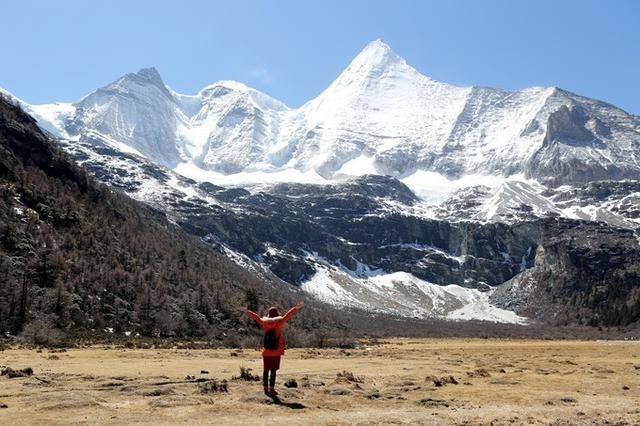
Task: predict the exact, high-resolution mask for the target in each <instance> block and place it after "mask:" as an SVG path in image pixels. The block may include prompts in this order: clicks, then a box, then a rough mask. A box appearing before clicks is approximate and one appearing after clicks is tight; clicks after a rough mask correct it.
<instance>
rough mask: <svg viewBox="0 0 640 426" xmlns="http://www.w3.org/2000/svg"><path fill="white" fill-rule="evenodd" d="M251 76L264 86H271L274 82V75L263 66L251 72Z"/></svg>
mask: <svg viewBox="0 0 640 426" xmlns="http://www.w3.org/2000/svg"><path fill="white" fill-rule="evenodd" d="M249 75H250V76H251V77H252V78H254V79H256V80H258V81H260V82H261V83H264V84H271V83H272V82H273V75H272V74H271V72H270V71H269V70H268V69H267V68H265V67H264V66H262V65H260V66H257V67H255V68H254V69H252V70H251V71H249Z"/></svg>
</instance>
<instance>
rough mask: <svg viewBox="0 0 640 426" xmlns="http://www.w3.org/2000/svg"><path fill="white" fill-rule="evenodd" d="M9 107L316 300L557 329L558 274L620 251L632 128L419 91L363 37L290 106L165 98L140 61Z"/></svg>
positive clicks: (630, 215) (604, 114) (629, 203)
mask: <svg viewBox="0 0 640 426" xmlns="http://www.w3.org/2000/svg"><path fill="white" fill-rule="evenodd" d="M3 93H4V94H5V96H9V97H12V96H11V95H10V94H8V93H6V92H3ZM13 99H14V101H19V99H17V98H15V97H13ZM19 102H20V103H21V104H22V106H23V108H24V109H25V110H26V111H27V112H29V113H30V114H32V115H33V116H34V117H35V118H36V119H37V121H38V124H39V125H40V126H41V128H43V129H44V130H46V131H48V132H49V133H50V134H52V135H53V136H55V137H57V138H58V139H59V143H60V144H61V146H62V147H63V148H64V149H65V150H66V151H67V152H69V153H70V154H72V155H73V156H74V158H75V159H76V160H77V161H78V162H79V163H80V164H82V165H83V166H84V167H86V168H87V169H88V170H89V171H90V172H91V173H93V174H94V175H95V176H96V177H97V178H98V179H99V180H101V181H103V182H105V183H107V184H109V185H111V186H113V187H116V188H119V189H121V190H124V191H125V192H127V193H128V194H129V195H131V196H132V197H133V198H136V199H138V200H140V201H144V202H146V203H149V204H150V205H151V206H153V207H155V208H157V209H158V211H161V212H163V213H164V214H166V215H167V216H168V217H169V218H170V219H171V220H172V221H174V222H175V223H177V224H179V225H180V226H182V227H183V228H184V229H185V230H187V231H188V232H191V233H193V234H195V235H198V236H201V237H203V238H204V239H206V240H207V241H210V242H212V243H214V244H221V245H222V246H223V248H224V250H226V251H227V253H228V254H229V255H230V256H231V257H232V258H234V259H235V260H238V259H241V263H243V264H249V263H251V262H257V263H258V264H260V265H262V266H264V267H265V268H268V269H269V270H270V272H272V273H274V274H275V275H277V276H278V277H279V278H281V279H283V280H285V281H287V282H289V283H291V284H294V285H297V286H300V287H301V288H302V289H304V290H305V291H307V292H308V293H309V294H311V295H313V296H315V297H317V298H319V299H321V300H324V301H327V302H329V303H334V304H338V305H342V306H348V307H355V308H360V309H368V310H372V311H380V310H383V311H386V312H390V313H394V314H400V315H411V316H426V317H433V316H436V317H442V318H450V319H461V318H469V319H474V318H475V319H489V320H498V321H508V322H523V321H525V319H524V318H523V317H521V316H518V315H516V313H514V312H512V311H513V310H515V311H517V313H519V314H524V315H526V316H531V317H537V318H543V319H549V318H550V317H552V318H555V319H557V317H556V315H557V314H558V312H562V310H563V307H562V306H563V305H562V303H564V302H565V301H563V302H557V301H558V300H561V298H562V297H564V296H567V295H569V296H570V295H571V294H573V293H574V292H575V291H578V290H576V289H575V288H574V287H575V286H574V287H572V286H573V284H572V283H573V281H571V280H574V279H577V278H575V277H580V280H582V281H584V282H585V283H588V284H587V287H589V288H592V287H593V286H596V287H597V285H599V284H598V283H601V282H603V280H608V281H612V282H613V281H615V280H618V279H619V277H620V276H623V275H624V274H627V275H628V274H633V272H632V271H631V272H629V271H627V270H624V271H623V269H624V268H625V267H626V266H625V265H626V263H625V262H624V261H620V259H622V260H624V259H626V258H630V256H637V255H638V249H637V247H635V246H634V247H633V248H628V250H627V249H625V250H627V252H624V253H622V254H619V253H617V248H616V247H617V245H616V244H618V243H619V245H621V246H622V245H624V246H625V247H628V246H629V244H630V243H631V244H632V245H633V244H635V243H636V242H637V241H640V237H638V235H639V234H638V232H639V231H638V229H639V228H640V227H639V225H640V183H639V182H640V117H638V116H634V115H631V114H628V113H626V112H624V111H622V110H620V109H618V108H616V107H614V106H612V105H608V104H605V103H603V102H599V101H595V100H592V99H588V98H585V97H582V96H578V95H575V94H572V93H570V92H567V91H564V90H561V89H558V88H530V89H524V90H520V91H505V90H500V89H492V88H484V87H457V86H453V85H449V84H446V83H441V82H437V81H435V80H433V79H431V78H429V77H427V76H425V75H422V74H421V73H419V72H418V71H417V70H415V69H414V68H412V67H411V66H410V65H408V64H407V62H406V61H405V60H404V59H402V58H401V57H399V56H398V55H397V54H395V53H394V52H393V51H392V50H391V48H390V47H389V46H388V45H386V44H385V43H384V42H382V41H381V40H376V41H373V42H372V43H370V44H369V45H367V46H366V47H365V48H364V50H363V51H362V52H361V53H360V54H359V55H357V56H356V58H355V59H354V60H353V61H352V62H351V63H350V64H349V66H348V67H347V68H346V69H345V70H344V72H343V73H342V74H340V76H338V78H337V79H336V80H335V81H334V82H333V83H332V84H331V85H330V86H329V87H328V88H327V89H326V90H325V91H324V92H323V93H321V94H320V95H319V96H318V97H316V98H315V99H312V100H310V101H309V102H307V103H306V104H304V105H303V106H301V107H299V108H289V107H287V106H286V105H284V104H283V103H282V102H279V101H277V100H275V99H273V98H271V97H269V96H268V95H265V94H263V93H260V92H259V91H257V90H254V89H251V88H249V87H247V86H245V85H243V84H241V83H237V82H233V81H219V82H216V83H214V84H211V85H209V86H207V87H205V88H204V89H202V90H200V91H199V92H198V93H196V94H195V95H184V94H179V93H177V92H175V91H173V90H172V89H171V88H169V87H168V86H167V85H166V84H165V83H164V82H163V81H162V79H161V77H160V75H159V73H158V72H157V71H156V70H155V69H153V68H149V69H143V70H140V71H139V72H137V73H134V74H127V75H125V76H123V77H121V78H120V79H118V80H116V81H115V82H113V83H111V84H109V85H107V86H105V87H103V88H101V89H98V90H96V91H95V92H92V93H90V94H89V95H87V96H85V97H84V98H82V99H81V100H79V101H77V102H74V103H58V104H49V105H29V104H27V103H24V102H22V101H19ZM381 175H387V176H381ZM358 176H361V177H358ZM283 182H288V183H283ZM560 218H568V219H571V220H568V221H567V220H564V219H560ZM583 221H586V222H585V223H586V224H585V223H583ZM594 222H602V223H594ZM554 232H555V233H554ZM581 233H587V234H589V235H591V234H593V235H595V236H594V237H593V238H591V239H589V238H587V239H586V240H585V239H582V237H581V236H582V234H581ZM612 253H613V254H612ZM610 255H612V256H613V255H615V256H618V257H616V262H617V263H616V265H617V266H616V267H615V268H613V267H612V268H609V269H607V268H605V269H606V270H607V271H610V273H611V274H612V275H611V276H606V277H605V276H602V277H599V278H598V280H600V281H598V282H596V281H594V280H595V278H593V277H595V275H593V277H592V276H588V275H585V276H582V275H580V274H581V268H583V267H582V266H580V265H584V264H586V263H588V262H590V261H591V260H592V259H595V258H597V259H600V260H601V261H602V262H605V260H602V259H606V258H607V256H610ZM545 256H546V257H545ZM242 259H245V260H242ZM618 261H620V262H618ZM585 262H586V263H585ZM534 267H535V268H537V269H535V270H533V268H534ZM616 268H617V269H616ZM549 271H551V272H549ZM616 271H623V272H620V274H618V272H616ZM558 272H561V273H560V274H558ZM545 274H550V275H545ZM616 274H617V275H616ZM627 275H624V276H627ZM629 276H630V275H629ZM554 280H555V281H554ZM552 281H553V282H556V281H557V286H556V287H557V288H556V289H555V290H554V288H551V287H549V286H546V287H545V285H546V284H545V283H549V282H552ZM592 281H593V282H592ZM523 283H526V286H525V285H524V284H523ZM592 284H593V286H592ZM525 287H526V291H525V290H523V289H524V288H525ZM552 287H553V286H552ZM562 288H566V289H567V290H566V291H565V292H564V293H562V294H561V296H562V297H560V296H558V295H555V294H554V295H552V296H553V297H552V299H551V300H553V303H560V305H556V306H555V308H553V309H551V308H547V307H545V308H544V309H542V308H540V307H536V306H535V303H533V302H532V301H533V299H527V298H528V297H529V296H528V295H534V296H531V297H532V298H533V297H546V296H549V295H550V293H548V292H547V293H545V292H546V291H547V290H549V289H551V290H553V291H556V290H558V289H562ZM593 288H595V287H593ZM545 289H546V290H545ZM551 290H549V291H551ZM558 291H560V290H558ZM580 291H581V290H580ZM598 291H600V290H598ZM615 294H617V293H615ZM625 294H626V293H625ZM569 296H567V297H569ZM612 297H613V296H612ZM616 297H618V296H616ZM625 297H626V296H625ZM514 300H517V304H516V305H517V306H516V305H514V304H512V301H514ZM584 300H586V299H584ZM589 300H591V299H589ZM530 301H531V302H532V303H529V302H530ZM494 302H495V303H494ZM496 303H497V304H498V305H500V306H501V307H500V308H499V307H497V306H495V304H496ZM514 303H515V302H514ZM549 303H551V302H549ZM566 303H569V299H567V301H566ZM571 303H583V299H582V298H580V297H579V298H577V299H571ZM584 303H585V304H586V302H584ZM622 304H623V303H622V302H620V306H622ZM514 306H515V307H514ZM585 306H586V305H585ZM503 308H504V309H503ZM582 308H584V306H582V305H581V307H580V309H582ZM592 308H593V307H592V306H589V307H588V308H584V309H592ZM505 309H508V310H505ZM577 309H578V307H576V310H577ZM593 309H595V308H593Z"/></svg>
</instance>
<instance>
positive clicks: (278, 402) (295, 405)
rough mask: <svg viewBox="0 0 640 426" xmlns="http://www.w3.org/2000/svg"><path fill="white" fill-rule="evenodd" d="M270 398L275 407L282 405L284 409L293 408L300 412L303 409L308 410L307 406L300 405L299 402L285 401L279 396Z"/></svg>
mask: <svg viewBox="0 0 640 426" xmlns="http://www.w3.org/2000/svg"><path fill="white" fill-rule="evenodd" d="M270 398H271V400H272V401H273V403H274V404H275V405H282V406H283V407H287V408H291V409H292V410H300V409H302V408H307V406H306V405H303V404H300V403H299V402H286V401H283V400H281V399H280V398H279V397H278V396H277V395H271V396H270Z"/></svg>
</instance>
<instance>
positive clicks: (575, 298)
mask: <svg viewBox="0 0 640 426" xmlns="http://www.w3.org/2000/svg"><path fill="white" fill-rule="evenodd" d="M537 232H538V239H539V243H538V247H537V249H536V254H535V260H534V262H533V266H532V267H531V268H530V269H527V270H525V271H523V272H522V273H520V274H518V275H516V276H515V277H514V278H512V279H511V280H509V281H507V282H506V283H504V284H502V285H501V286H500V287H499V289H498V291H496V292H494V293H493V294H492V296H491V298H492V301H493V302H494V303H496V304H498V305H500V306H503V307H505V308H508V309H515V310H516V312H519V313H521V314H524V315H527V316H528V317H532V318H540V319H545V320H547V321H552V322H555V323H559V324H564V323H574V322H580V323H583V324H590V325H599V324H607V325H625V324H628V323H630V322H634V321H638V319H640V241H639V240H638V237H637V235H634V233H633V231H630V230H625V229H619V228H611V227H608V226H604V225H602V224H595V223H588V222H574V221H566V220H546V221H543V222H541V223H540V224H539V227H538V231H537Z"/></svg>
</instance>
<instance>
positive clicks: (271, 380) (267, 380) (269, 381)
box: [262, 369, 276, 388]
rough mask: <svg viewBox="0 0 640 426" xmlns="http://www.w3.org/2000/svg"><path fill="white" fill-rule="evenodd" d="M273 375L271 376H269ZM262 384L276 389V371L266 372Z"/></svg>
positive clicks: (263, 373)
mask: <svg viewBox="0 0 640 426" xmlns="http://www.w3.org/2000/svg"><path fill="white" fill-rule="evenodd" d="M269 374H271V376H269ZM262 384H263V385H264V387H265V388H266V387H271V388H274V387H276V370H266V369H265V370H264V371H263V372H262Z"/></svg>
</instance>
